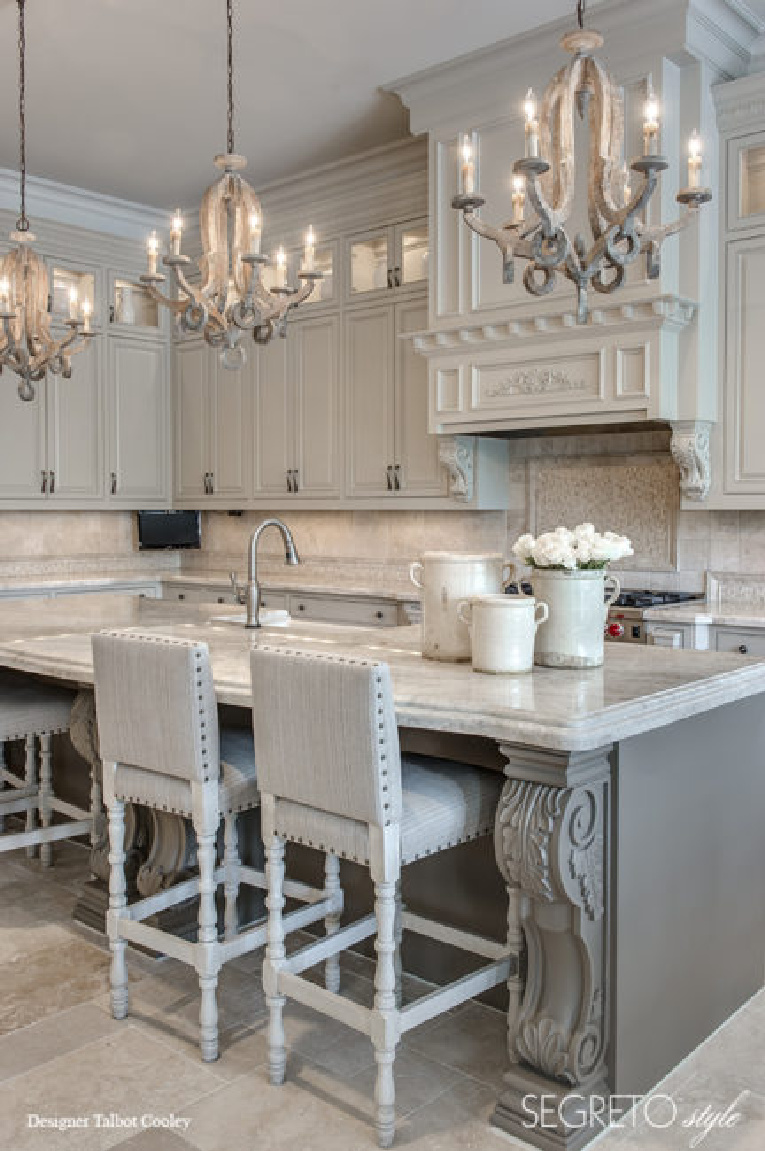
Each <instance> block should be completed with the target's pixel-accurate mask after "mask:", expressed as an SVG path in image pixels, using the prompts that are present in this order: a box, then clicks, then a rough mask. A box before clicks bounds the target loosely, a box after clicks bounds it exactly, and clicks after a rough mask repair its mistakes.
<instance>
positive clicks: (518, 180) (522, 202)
mask: <svg viewBox="0 0 765 1151" xmlns="http://www.w3.org/2000/svg"><path fill="white" fill-rule="evenodd" d="M512 200H513V223H514V224H522V223H523V215H524V211H525V208H526V181H525V180H524V178H523V176H521V175H518V176H513V197H512Z"/></svg>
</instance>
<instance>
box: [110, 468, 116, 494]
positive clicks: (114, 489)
mask: <svg viewBox="0 0 765 1151" xmlns="http://www.w3.org/2000/svg"><path fill="white" fill-rule="evenodd" d="M111 480H112V486H111V492H112V495H113V496H116V494H117V473H116V472H112V475H111Z"/></svg>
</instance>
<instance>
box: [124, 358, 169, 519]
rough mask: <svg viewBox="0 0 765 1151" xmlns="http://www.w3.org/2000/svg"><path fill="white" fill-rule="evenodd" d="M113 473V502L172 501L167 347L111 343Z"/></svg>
mask: <svg viewBox="0 0 765 1151" xmlns="http://www.w3.org/2000/svg"><path fill="white" fill-rule="evenodd" d="M110 343H111V354H110V361H111V371H110V373H109V447H110V452H109V470H110V472H111V473H113V475H114V477H115V488H116V490H115V491H114V493H113V495H114V498H115V499H116V500H117V501H119V502H122V503H129V504H130V505H131V506H135V507H143V506H144V505H145V504H146V503H159V502H162V503H164V502H165V501H166V500H167V496H168V492H167V458H166V456H167V452H166V444H165V420H166V410H167V395H166V387H167V383H166V373H165V355H166V350H165V346H164V345H163V344H159V343H149V342H148V341H147V342H146V343H143V342H141V341H139V340H135V339H131V338H130V337H119V338H115V337H112V338H111V341H110Z"/></svg>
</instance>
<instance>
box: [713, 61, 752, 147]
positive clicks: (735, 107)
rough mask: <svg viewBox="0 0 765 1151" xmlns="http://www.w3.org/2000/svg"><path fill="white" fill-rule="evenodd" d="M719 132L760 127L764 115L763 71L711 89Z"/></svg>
mask: <svg viewBox="0 0 765 1151" xmlns="http://www.w3.org/2000/svg"><path fill="white" fill-rule="evenodd" d="M712 94H713V96H714V101H715V106H716V108H717V126H718V128H719V130H720V131H721V132H730V131H731V130H733V129H741V128H748V127H752V128H760V127H761V126H762V121H763V117H765V73H762V72H757V73H754V74H753V75H751V76H742V77H741V78H740V79H739V80H731V81H730V82H729V83H727V84H716V85H715V87H714V88H713V89H712Z"/></svg>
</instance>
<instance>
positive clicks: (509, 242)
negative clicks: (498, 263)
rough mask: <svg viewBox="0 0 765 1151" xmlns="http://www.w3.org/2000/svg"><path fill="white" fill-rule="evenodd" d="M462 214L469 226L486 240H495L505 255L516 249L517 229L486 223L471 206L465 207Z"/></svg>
mask: <svg viewBox="0 0 765 1151" xmlns="http://www.w3.org/2000/svg"><path fill="white" fill-rule="evenodd" d="M462 214H463V217H464V220H465V223H466V224H467V226H468V228H470V230H471V231H472V232H475V233H476V235H478V236H483V237H484V239H486V240H493V241H494V243H495V244H496V245H497V247H498V248H499V250H500V251H501V253H502V255H503V256H506V255H507V254H508V252H513V251H514V249H515V235H516V229H513V230H512V231H511V230H510V229H509V228H503V227H499V228H495V227H494V226H493V225H492V224H487V223H485V222H484V221H483V220H482V219H481V217H480V216H477V215H476V214H475V212H473V211H471V209H470V208H465V209H464V211H463V213H462Z"/></svg>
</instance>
